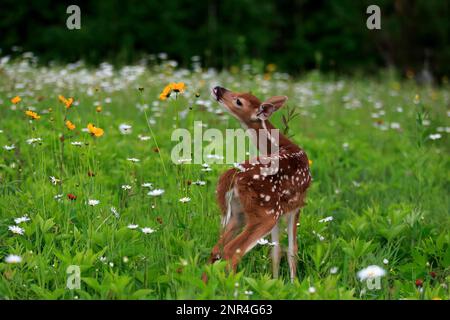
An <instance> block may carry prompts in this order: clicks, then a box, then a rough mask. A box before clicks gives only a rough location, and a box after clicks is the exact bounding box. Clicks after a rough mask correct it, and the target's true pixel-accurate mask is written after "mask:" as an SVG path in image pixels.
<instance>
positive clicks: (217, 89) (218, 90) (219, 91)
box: [213, 86, 225, 101]
mask: <svg viewBox="0 0 450 320" xmlns="http://www.w3.org/2000/svg"><path fill="white" fill-rule="evenodd" d="M224 91H225V89H224V88H222V87H219V86H217V87H214V89H213V93H214V95H215V96H216V100H217V101H219V99H220V98H221V97H222V95H223V92H224Z"/></svg>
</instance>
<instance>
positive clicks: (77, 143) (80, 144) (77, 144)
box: [70, 141, 83, 147]
mask: <svg viewBox="0 0 450 320" xmlns="http://www.w3.org/2000/svg"><path fill="white" fill-rule="evenodd" d="M70 144H71V145H73V146H75V147H81V146H83V142H80V141H74V142H71V143H70Z"/></svg>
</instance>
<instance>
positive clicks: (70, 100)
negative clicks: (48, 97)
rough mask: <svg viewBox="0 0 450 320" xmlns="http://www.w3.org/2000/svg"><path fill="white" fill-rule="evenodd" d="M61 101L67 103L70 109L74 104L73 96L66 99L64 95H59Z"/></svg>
mask: <svg viewBox="0 0 450 320" xmlns="http://www.w3.org/2000/svg"><path fill="white" fill-rule="evenodd" d="M58 99H59V101H61V102H62V103H64V104H65V105H66V108H67V109H69V108H70V107H71V106H72V103H73V98H69V99H66V98H65V97H64V96H63V95H59V96H58Z"/></svg>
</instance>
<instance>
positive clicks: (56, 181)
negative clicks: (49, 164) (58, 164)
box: [50, 176, 61, 186]
mask: <svg viewBox="0 0 450 320" xmlns="http://www.w3.org/2000/svg"><path fill="white" fill-rule="evenodd" d="M50 181H51V183H52V184H53V185H55V186H56V185H57V184H58V183H59V182H61V180H59V179H57V178H55V177H54V176H50Z"/></svg>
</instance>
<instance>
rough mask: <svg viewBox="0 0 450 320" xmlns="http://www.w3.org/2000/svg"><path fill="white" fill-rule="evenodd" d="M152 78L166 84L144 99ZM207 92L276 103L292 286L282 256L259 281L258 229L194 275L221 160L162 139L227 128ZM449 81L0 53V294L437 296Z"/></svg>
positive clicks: (449, 181)
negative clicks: (234, 253) (366, 275)
mask: <svg viewBox="0 0 450 320" xmlns="http://www.w3.org/2000/svg"><path fill="white" fill-rule="evenodd" d="M170 82H177V83H179V82H183V83H184V84H185V88H184V91H183V92H181V93H178V94H176V95H175V94H172V95H171V96H170V97H169V98H168V99H166V100H160V99H159V94H160V93H161V91H162V90H163V89H164V87H165V86H166V85H167V84H169V83H170ZM217 84H220V85H222V86H224V87H227V88H229V89H231V90H234V91H251V92H252V93H253V94H254V95H256V96H257V97H259V98H261V99H264V98H267V97H269V96H271V95H287V96H288V97H289V101H288V103H287V106H286V107H284V108H283V109H280V110H279V111H278V112H277V113H276V114H274V116H273V119H272V120H273V123H274V124H275V125H276V126H277V127H278V128H280V130H283V131H287V133H288V135H290V136H292V139H293V140H294V141H295V142H296V143H298V144H299V145H300V146H301V147H302V148H303V149H304V150H305V151H306V153H307V154H308V157H309V158H310V159H311V160H312V165H311V172H312V176H313V182H312V185H311V187H310V189H309V191H308V196H307V205H306V206H305V207H304V208H303V209H302V211H301V215H300V226H299V229H298V242H299V249H298V253H297V255H298V270H297V280H296V281H294V282H293V283H291V282H290V280H289V268H288V265H287V260H286V259H285V257H284V258H283V259H282V261H281V275H280V278H279V279H272V275H271V270H272V267H271V259H270V250H271V244H270V236H268V237H267V238H266V239H267V240H269V241H268V243H265V242H261V244H259V245H257V246H256V247H255V248H254V249H253V250H252V251H251V252H249V253H248V254H247V255H246V256H245V257H244V258H243V260H242V261H241V263H240V265H239V267H238V272H237V273H236V274H233V273H230V272H228V271H227V264H226V262H218V263H215V264H214V265H207V259H208V257H209V253H210V250H211V248H212V247H213V245H214V244H215V242H216V241H217V239H218V237H219V233H220V231H221V226H220V213H219V208H218V206H217V203H216V200H215V187H216V183H217V180H218V177H219V176H220V174H221V173H222V172H224V171H225V170H226V169H228V168H230V167H232V165H231V164H222V163H210V164H190V163H188V162H187V161H182V162H181V163H174V162H173V161H172V160H171V152H172V148H173V147H174V146H175V145H176V144H177V141H172V139H171V135H172V132H173V130H174V129H176V128H186V129H188V130H189V131H190V132H193V130H194V122H195V121H201V122H202V123H203V127H204V129H205V130H206V129H207V128H216V129H219V130H220V131H222V132H224V131H225V129H230V128H239V127H240V124H239V122H238V121H237V120H236V119H234V118H233V117H232V116H230V115H229V114H227V113H226V111H225V110H224V109H223V108H222V106H220V105H219V104H218V103H217V102H216V101H214V99H213V98H212V97H211V96H210V89H211V87H212V86H213V85H217ZM449 88H450V85H449V84H448V82H445V81H444V83H443V84H442V86H440V87H419V86H417V85H416V83H415V82H414V81H413V80H408V79H406V80H402V79H400V78H399V77H397V76H396V75H395V73H393V72H389V71H385V72H382V73H380V74H379V75H373V76H371V77H362V76H347V77H346V76H333V75H323V74H321V73H319V72H315V71H312V72H309V73H306V74H303V75H302V76H300V77H291V76H289V75H287V74H284V73H279V72H277V71H276V68H275V66H272V67H271V68H270V70H269V71H268V72H264V70H259V69H256V68H253V67H252V66H244V67H243V68H237V67H235V68H233V69H232V70H230V71H223V72H216V71H214V70H202V69H199V68H197V69H195V70H187V69H180V68H177V67H176V66H175V65H174V64H173V63H171V62H170V61H166V60H163V61H160V62H159V63H154V64H147V65H134V66H126V67H121V68H118V67H112V66H111V65H108V64H101V65H100V66H99V67H97V68H92V67H87V66H84V65H83V64H70V65H52V66H47V67H43V66H38V65H36V63H35V61H34V57H33V56H31V57H30V56H26V57H24V58H20V59H14V60H8V59H6V58H2V59H1V60H0V154H1V157H0V298H1V299H449V298H450V292H449V285H450V233H449V230H450V215H449V208H450V199H449V189H450V176H449V172H450V170H449V169H450V161H449V151H450V150H449V149H450V148H449V147H450V144H449V132H450V90H449ZM16 96H18V97H20V99H14V102H15V103H14V102H12V99H13V98H14V97H16ZM59 96H61V97H60V98H59ZM63 97H64V98H63ZM70 98H73V101H72V100H70ZM18 100H20V101H18ZM67 105H69V107H67ZM26 111H32V112H35V114H34V113H30V112H28V114H27V113H26ZM289 115H290V116H289ZM33 117H34V118H36V119H33ZM67 120H69V121H70V122H71V124H73V125H74V126H75V128H73V127H72V126H70V127H71V128H72V130H70V129H69V128H68V126H67V123H66V122H67ZM88 124H92V125H93V126H95V127H92V126H91V127H90V129H91V130H90V131H89V129H87V127H88ZM96 135H98V136H96ZM205 145H207V142H205ZM210 160H211V158H207V157H206V159H205V162H208V161H210ZM215 160H220V159H215ZM216 162H220V161H216ZM180 200H181V201H180ZM283 229H284V228H283ZM280 242H281V243H282V245H284V246H287V236H286V234H285V233H283V236H282V237H281V240H280ZM69 266H77V267H79V271H80V273H79V276H80V281H79V286H78V283H77V280H76V279H75V278H76V277H75V278H74V276H76V275H77V272H75V273H74V272H73V267H72V269H71V268H69ZM369 266H378V267H379V268H382V269H383V270H384V271H385V272H383V275H381V276H380V277H379V278H378V284H377V283H375V282H372V284H375V286H373V285H372V286H371V285H370V284H369V282H367V281H366V280H362V281H361V279H360V277H359V276H358V272H359V271H361V270H364V269H365V268H367V267H369ZM68 268H69V269H68ZM379 268H378V269H379ZM75 270H76V268H75ZM366 271H367V270H366ZM203 272H207V274H208V275H209V282H208V283H207V284H205V283H203V282H202V280H201V275H202V273H203ZM74 279H75V280H74ZM72 285H75V288H73V287H71V286H72Z"/></svg>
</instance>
